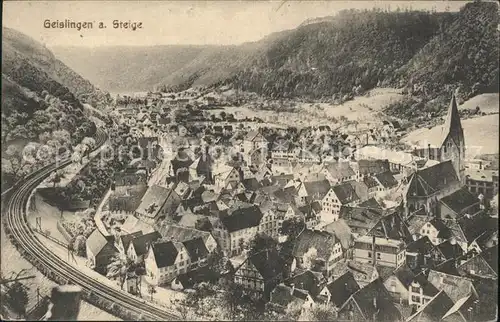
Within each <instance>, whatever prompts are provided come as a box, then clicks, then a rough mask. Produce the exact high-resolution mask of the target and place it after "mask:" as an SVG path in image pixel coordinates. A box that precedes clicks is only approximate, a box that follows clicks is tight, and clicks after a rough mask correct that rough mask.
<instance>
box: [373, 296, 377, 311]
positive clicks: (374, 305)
mask: <svg viewBox="0 0 500 322" xmlns="http://www.w3.org/2000/svg"><path fill="white" fill-rule="evenodd" d="M373 307H374V308H375V310H377V297H376V296H374V297H373Z"/></svg>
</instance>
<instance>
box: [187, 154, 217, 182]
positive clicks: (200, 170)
mask: <svg viewBox="0 0 500 322" xmlns="http://www.w3.org/2000/svg"><path fill="white" fill-rule="evenodd" d="M200 177H203V178H205V179H206V180H207V181H208V182H212V157H211V156H210V154H209V153H204V154H202V155H201V156H199V157H198V158H197V159H195V160H194V162H193V163H192V164H190V165H189V181H193V180H198V179H199V178H200Z"/></svg>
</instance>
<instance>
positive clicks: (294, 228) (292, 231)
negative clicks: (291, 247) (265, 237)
mask: <svg viewBox="0 0 500 322" xmlns="http://www.w3.org/2000/svg"><path fill="white" fill-rule="evenodd" d="M305 227H306V224H305V222H304V220H303V219H302V218H301V217H292V218H289V219H285V220H283V223H282V224H281V227H280V228H279V229H278V232H279V233H280V234H282V235H285V236H288V237H289V238H290V239H294V238H296V237H297V236H298V235H299V234H300V232H301V231H302V230H304V229H305Z"/></svg>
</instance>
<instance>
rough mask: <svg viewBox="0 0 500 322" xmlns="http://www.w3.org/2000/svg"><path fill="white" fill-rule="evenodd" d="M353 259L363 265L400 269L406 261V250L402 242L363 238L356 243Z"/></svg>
mask: <svg viewBox="0 0 500 322" xmlns="http://www.w3.org/2000/svg"><path fill="white" fill-rule="evenodd" d="M353 258H354V260H355V261H357V262H362V263H368V264H372V263H374V264H377V265H381V266H390V267H399V266H401V265H403V264H404V263H405V261H406V250H405V245H404V243H403V242H402V241H400V240H394V239H386V238H381V237H376V236H361V237H358V238H357V239H356V240H355V241H354V251H353Z"/></svg>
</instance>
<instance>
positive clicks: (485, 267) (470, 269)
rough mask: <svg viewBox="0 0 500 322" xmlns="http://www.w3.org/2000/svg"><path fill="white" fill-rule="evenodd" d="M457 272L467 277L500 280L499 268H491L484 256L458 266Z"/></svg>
mask: <svg viewBox="0 0 500 322" xmlns="http://www.w3.org/2000/svg"><path fill="white" fill-rule="evenodd" d="M457 270H458V272H459V273H460V275H461V276H465V277H471V278H477V277H479V278H490V279H498V268H493V267H491V265H490V264H489V263H488V261H486V259H484V257H483V256H482V254H479V255H475V256H473V257H472V258H470V259H468V260H465V261H463V262H462V263H461V264H459V265H458V266H457Z"/></svg>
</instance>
